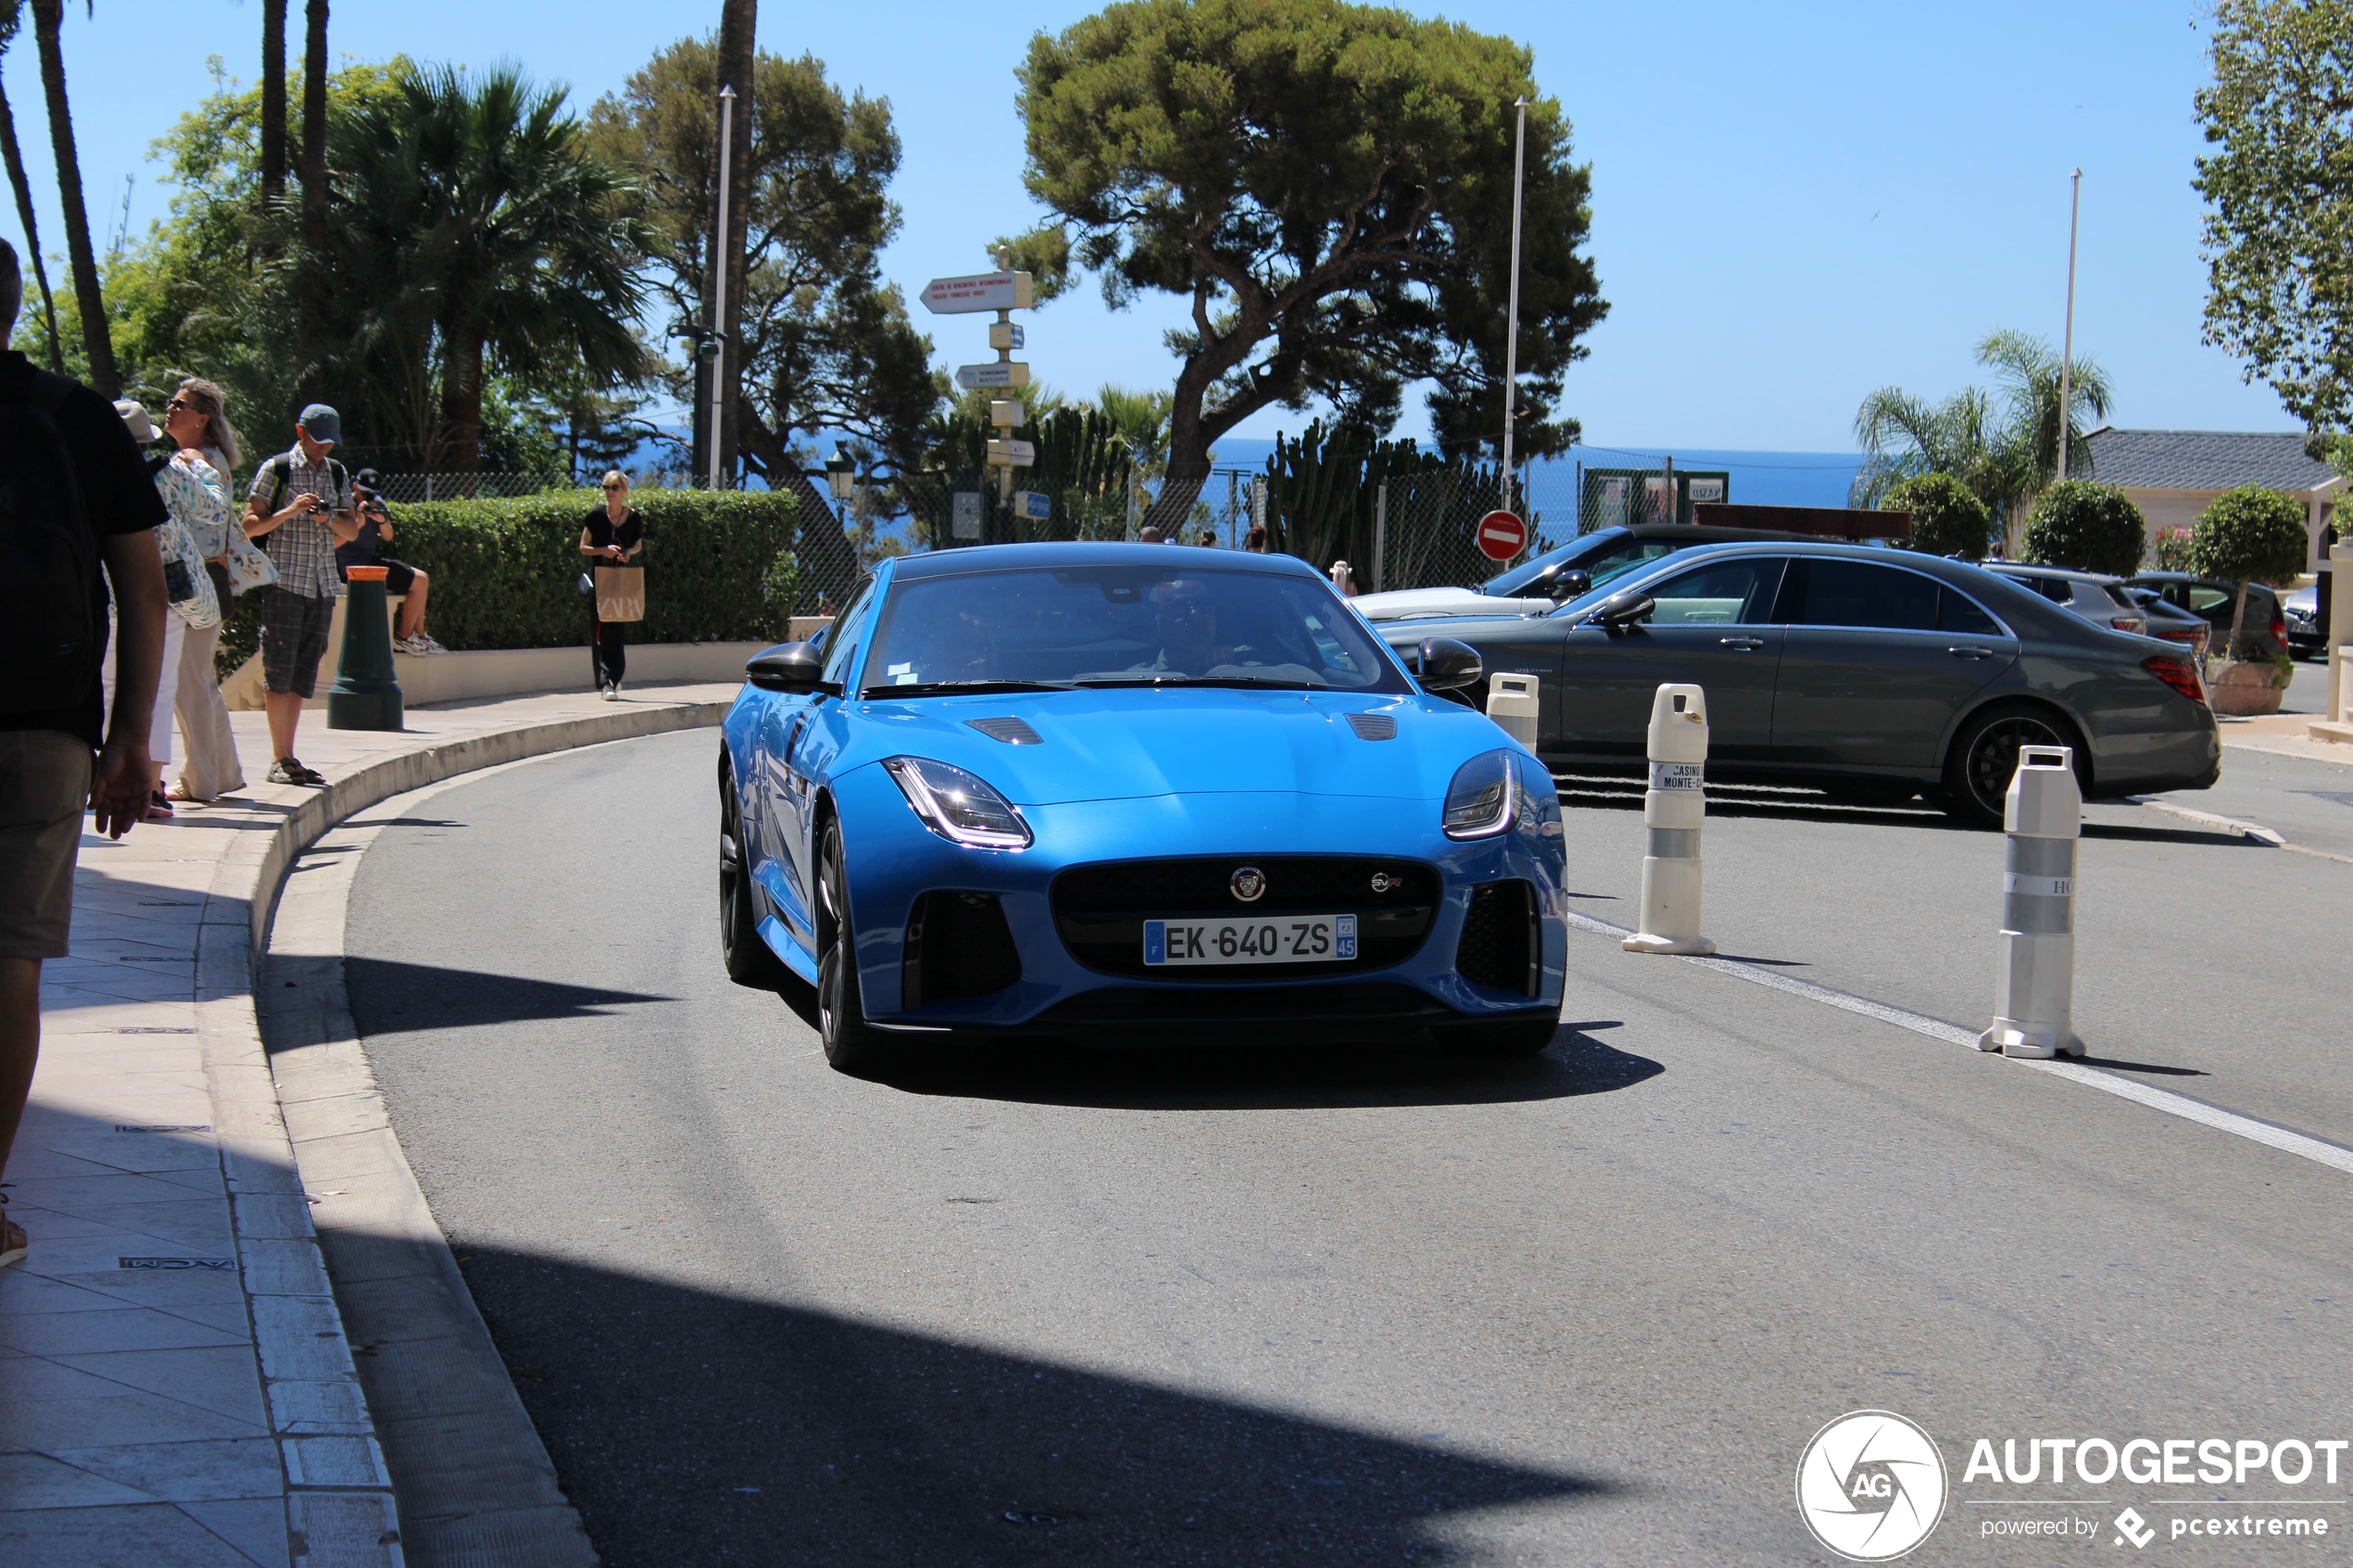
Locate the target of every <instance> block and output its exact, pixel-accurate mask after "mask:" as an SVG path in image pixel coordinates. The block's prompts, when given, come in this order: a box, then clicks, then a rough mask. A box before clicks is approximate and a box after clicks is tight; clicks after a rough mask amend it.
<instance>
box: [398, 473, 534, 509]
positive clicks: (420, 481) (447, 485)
mask: <svg viewBox="0 0 2353 1568" xmlns="http://www.w3.org/2000/svg"><path fill="white" fill-rule="evenodd" d="M377 478H378V479H380V480H382V481H383V495H384V499H385V500H387V501H398V502H401V503H402V504H404V505H406V504H408V503H411V502H416V501H459V500H465V499H469V498H472V497H476V496H491V497H504V496H510V495H539V494H540V493H541V492H543V491H547V490H569V489H572V488H573V481H572V476H571V475H569V474H560V473H550V474H536V473H381V472H380V473H379V474H378V475H377Z"/></svg>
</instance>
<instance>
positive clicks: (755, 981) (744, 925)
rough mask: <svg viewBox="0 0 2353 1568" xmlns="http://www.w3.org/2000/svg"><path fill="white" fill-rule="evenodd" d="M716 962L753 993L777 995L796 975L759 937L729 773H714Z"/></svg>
mask: <svg viewBox="0 0 2353 1568" xmlns="http://www.w3.org/2000/svg"><path fill="white" fill-rule="evenodd" d="M719 958H720V961H721V962H722V963H724V965H726V968H727V978H728V979H730V980H732V981H734V982H735V983H736V985H749V986H750V987H751V988H752V989H753V990H755V991H782V990H783V989H784V988H785V987H786V986H787V985H800V984H802V981H801V978H800V976H799V975H797V974H795V973H794V972H792V971H791V970H789V969H787V968H786V967H785V961H784V960H782V959H780V958H778V957H777V956H776V955H775V953H774V952H773V951H772V950H770V948H769V946H768V944H767V943H765V942H763V941H761V939H760V906H759V905H758V903H757V902H756V901H755V900H754V899H753V898H752V896H751V872H750V870H749V868H748V867H747V866H746V865H745V864H744V831H743V818H742V816H741V815H740V814H739V813H738V812H737V810H736V782H735V777H734V775H733V774H732V773H731V772H729V771H727V770H726V769H724V768H722V769H721V770H720V772H719Z"/></svg>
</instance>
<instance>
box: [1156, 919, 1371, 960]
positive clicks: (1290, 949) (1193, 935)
mask: <svg viewBox="0 0 2353 1568" xmlns="http://www.w3.org/2000/svg"><path fill="white" fill-rule="evenodd" d="M1355 957H1356V917H1355V916H1354V915H1270V916H1267V917H1266V918H1265V919H1262V920H1148V921H1146V922H1144V962H1145V963H1146V964H1148V965H1151V966H1152V967H1154V968H1157V967H1159V966H1161V965H1164V964H1197V963H1202V964H1238V963H1346V962H1349V961H1350V960H1353V959H1354V958H1355Z"/></svg>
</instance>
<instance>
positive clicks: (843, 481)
mask: <svg viewBox="0 0 2353 1568" xmlns="http://www.w3.org/2000/svg"><path fill="white" fill-rule="evenodd" d="M857 474H858V465H857V464H856V463H855V462H853V461H852V460H851V459H850V456H849V442H847V441H837V442H835V443H834V455H833V456H832V457H830V458H826V459H825V488H826V489H828V490H830V491H832V492H833V497H834V506H835V508H837V515H838V516H839V518H840V521H841V526H842V532H844V533H848V532H849V502H850V498H851V496H852V495H855V494H856V492H855V491H854V490H853V489H852V488H851V487H852V486H853V485H854V484H855V483H856V482H857Z"/></svg>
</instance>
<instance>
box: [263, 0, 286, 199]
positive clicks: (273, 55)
mask: <svg viewBox="0 0 2353 1568" xmlns="http://www.w3.org/2000/svg"><path fill="white" fill-rule="evenodd" d="M285 195H286V0H261V206H262V210H263V211H265V212H266V211H268V210H270V209H271V208H272V207H276V206H277V205H278V204H279V203H280V202H282V201H283V200H284V199H285Z"/></svg>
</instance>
